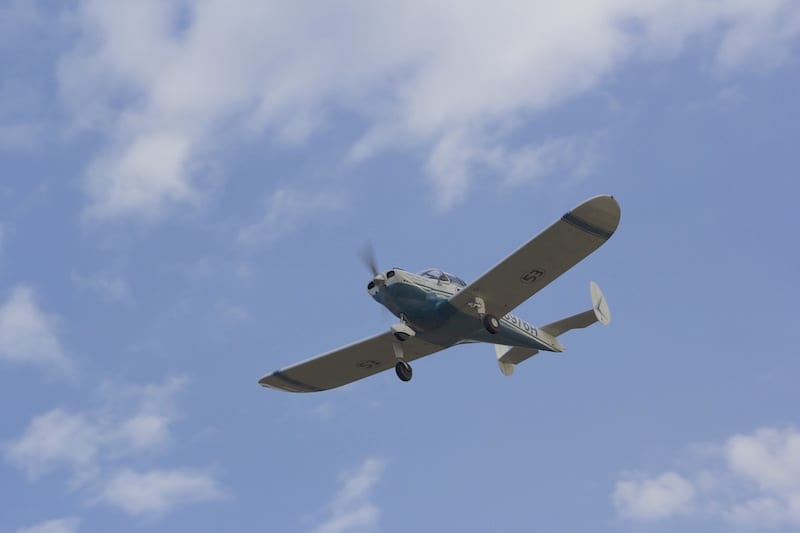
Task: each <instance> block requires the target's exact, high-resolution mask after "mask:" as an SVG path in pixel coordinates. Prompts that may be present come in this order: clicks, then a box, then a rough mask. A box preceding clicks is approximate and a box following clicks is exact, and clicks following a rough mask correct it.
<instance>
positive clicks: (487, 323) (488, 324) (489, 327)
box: [483, 315, 500, 335]
mask: <svg viewBox="0 0 800 533" xmlns="http://www.w3.org/2000/svg"><path fill="white" fill-rule="evenodd" d="M483 327H485V328H486V331H488V332H489V333H491V334H492V335H494V334H496V333H497V332H498V331H500V321H499V320H497V317H496V316H494V315H485V316H484V317H483Z"/></svg>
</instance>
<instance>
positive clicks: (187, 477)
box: [98, 469, 225, 516]
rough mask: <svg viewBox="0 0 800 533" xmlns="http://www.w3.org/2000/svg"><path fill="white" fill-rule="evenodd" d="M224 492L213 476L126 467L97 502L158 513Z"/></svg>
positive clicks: (136, 511)
mask: <svg viewBox="0 0 800 533" xmlns="http://www.w3.org/2000/svg"><path fill="white" fill-rule="evenodd" d="M224 496H225V495H224V492H223V491H222V489H221V488H220V487H219V486H218V484H217V482H216V480H214V478H213V477H211V476H209V475H207V474H204V473H201V472H194V471H190V470H148V471H146V472H141V473H140V472H135V471H133V470H130V469H123V470H120V471H119V472H116V473H114V474H113V475H112V476H111V477H110V478H109V479H108V481H107V482H106V483H105V484H104V485H103V487H102V488H101V489H100V493H99V495H98V501H103V502H106V503H108V504H109V505H112V506H114V507H117V508H119V509H121V510H123V511H124V512H126V513H128V514H129V515H136V516H140V515H144V516H159V515H162V514H164V513H166V512H167V511H170V510H172V509H174V508H176V507H178V506H182V505H187V504H190V503H199V502H204V501H212V500H219V499H221V498H223V497H224Z"/></svg>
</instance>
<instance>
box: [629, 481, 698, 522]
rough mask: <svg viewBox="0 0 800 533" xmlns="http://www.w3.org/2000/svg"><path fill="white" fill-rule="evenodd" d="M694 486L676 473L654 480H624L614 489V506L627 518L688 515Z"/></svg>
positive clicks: (646, 518) (645, 518)
mask: <svg viewBox="0 0 800 533" xmlns="http://www.w3.org/2000/svg"><path fill="white" fill-rule="evenodd" d="M693 498H694V487H693V486H692V484H691V483H690V482H689V481H687V480H686V479H684V478H683V477H681V476H680V475H679V474H676V473H675V472H667V473H665V474H662V475H660V476H659V477H657V478H652V479H647V478H643V479H636V478H635V477H634V478H631V479H624V480H622V481H619V482H618V483H617V486H616V488H615V489H614V497H613V499H614V506H615V507H616V509H617V513H619V515H620V516H622V517H624V518H633V519H642V520H649V519H659V518H666V517H669V516H673V515H676V514H681V513H687V512H688V511H689V508H688V505H689V503H690V502H691V501H692V499H693Z"/></svg>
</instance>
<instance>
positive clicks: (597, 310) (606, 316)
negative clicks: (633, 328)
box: [539, 281, 611, 337]
mask: <svg viewBox="0 0 800 533" xmlns="http://www.w3.org/2000/svg"><path fill="white" fill-rule="evenodd" d="M589 289H590V292H591V294H592V308H591V309H589V310H588V311H584V312H583V313H578V314H577V315H572V316H570V317H567V318H562V319H561V320H559V321H557V322H553V323H552V324H547V325H546V326H542V327H541V328H539V329H540V330H541V331H544V332H545V333H548V334H550V335H552V336H553V337H558V336H559V335H563V334H564V333H566V332H568V331H570V330H573V329H580V328H585V327H586V326H591V325H592V324H594V323H595V322H600V323H601V324H603V325H604V326H605V325H607V324H609V323H610V322H611V311H610V310H609V308H608V303H607V302H606V299H605V296H603V292H602V291H601V290H600V287H598V286H597V283H595V282H594V281H592V282H591V283H590V284H589Z"/></svg>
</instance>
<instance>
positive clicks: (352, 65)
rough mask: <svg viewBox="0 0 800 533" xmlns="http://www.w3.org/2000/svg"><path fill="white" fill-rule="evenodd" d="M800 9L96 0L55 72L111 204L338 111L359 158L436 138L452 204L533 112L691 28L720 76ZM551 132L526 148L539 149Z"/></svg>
mask: <svg viewBox="0 0 800 533" xmlns="http://www.w3.org/2000/svg"><path fill="white" fill-rule="evenodd" d="M187 10H188V15H187ZM798 18H800V6H799V5H798V4H797V2H794V1H793V0H773V1H770V2H741V1H739V0H699V1H698V0H655V1H651V2H639V1H635V0H602V1H597V2H592V3H590V4H587V3H586V2H580V1H578V0H573V1H565V2H559V3H557V4H553V3H552V2H545V1H533V2H518V1H511V0H509V1H504V2H500V3H493V4H492V5H491V6H489V5H487V4H485V3H482V2H477V1H468V2H455V1H446V0H445V1H441V2H436V3H434V4H429V3H425V4H424V5H423V4H420V3H416V4H415V3H403V4H396V5H393V6H392V9H389V10H387V9H385V8H384V7H381V6H377V5H376V6H372V5H370V4H364V3H359V2H352V3H344V4H341V3H339V4H336V5H335V6H334V5H330V6H317V9H315V10H314V11H313V13H312V12H310V11H309V10H307V9H305V8H304V7H303V6H300V5H297V4H293V3H281V2H260V1H254V0H253V1H246V2H242V3H240V5H239V7H238V8H237V9H230V8H229V6H228V4H227V3H226V2H223V1H221V0H210V1H207V2H202V3H195V4H184V3H165V2H155V1H143V2H132V3H125V4H115V5H114V6H113V7H111V6H110V5H109V4H107V3H105V2H100V1H97V0H86V1H84V2H81V3H79V5H78V7H77V9H76V13H75V16H74V17H70V18H69V20H70V21H73V22H74V24H75V28H74V30H75V31H74V33H73V35H77V36H78V40H77V42H75V43H74V46H72V47H70V48H69V49H68V51H67V52H66V53H65V55H64V56H63V58H62V59H61V62H60V68H59V73H58V79H59V87H60V92H61V98H62V101H63V102H65V105H66V108H67V111H68V112H69V113H70V114H71V116H72V117H73V122H74V126H76V127H88V128H92V129H99V130H101V131H103V132H105V133H107V134H108V138H109V139H110V142H109V144H108V145H107V146H106V147H105V148H104V149H103V151H102V152H100V153H98V154H96V156H95V158H94V161H93V162H92V164H91V165H90V166H89V169H88V171H87V174H86V177H85V180H84V187H85V191H86V196H87V199H88V208H87V209H88V213H90V214H91V215H94V216H97V217H116V216H145V217H153V216H158V215H159V214H161V213H163V212H165V211H167V210H168V209H169V208H170V207H171V206H174V205H176V204H185V203H187V202H188V203H193V202H195V201H196V199H197V195H198V194H199V193H200V189H201V186H200V181H201V180H200V178H201V177H202V175H203V169H204V165H206V164H208V160H207V158H208V157H210V155H209V154H211V153H212V152H216V153H221V152H222V153H224V150H225V145H226V143H227V142H230V141H232V140H234V139H240V138H241V137H242V136H254V137H257V136H265V137H266V138H268V139H270V140H272V141H276V142H278V143H286V142H288V143H298V142H305V141H306V140H308V139H309V138H311V137H312V136H313V134H314V133H315V131H317V130H318V129H319V128H320V127H322V126H324V125H325V123H326V121H327V118H328V117H329V116H330V115H332V114H333V113H335V112H341V111H343V112H347V113H355V114H356V116H358V117H360V118H361V119H362V124H363V127H364V129H363V134H362V135H360V138H357V139H354V142H353V146H352V150H351V152H350V154H349V155H350V157H352V158H353V159H355V160H358V159H360V158H364V157H369V156H371V155H374V154H377V153H380V152H382V151H384V150H387V149H392V150H394V149H397V148H398V147H400V148H401V149H408V148H412V149H414V150H421V151H423V152H424V153H426V155H425V156H424V157H425V160H426V163H425V168H426V169H427V171H428V174H429V177H430V179H431V182H432V183H433V186H434V187H435V188H436V190H437V192H438V193H439V194H441V195H442V196H443V199H442V200H441V201H440V206H441V207H445V208H446V207H447V206H451V205H454V204H456V203H457V202H459V201H460V200H461V199H463V198H464V196H465V195H466V194H467V192H468V190H469V184H470V182H471V179H472V175H473V172H474V165H475V164H476V154H481V153H485V152H486V151H487V149H491V148H493V147H496V146H503V147H505V150H506V152H507V153H510V152H511V151H512V150H511V149H510V148H509V147H508V144H509V139H510V138H511V135H510V134H512V133H513V132H514V131H515V130H516V127H517V126H518V125H519V124H520V123H522V122H524V120H522V119H525V118H530V117H532V116H535V114H536V113H537V112H539V111H541V110H544V109H549V108H552V107H554V106H557V105H559V104H561V103H563V102H565V101H567V100H569V99H570V98H573V97H575V96H576V95H580V94H583V93H586V92H587V91H591V90H593V89H595V88H597V87H598V86H600V85H601V84H603V83H604V81H605V80H606V79H608V77H609V75H610V74H611V73H613V72H614V71H615V70H617V69H619V68H621V67H623V66H624V65H626V64H629V63H631V62H633V61H653V60H662V61H663V60H668V59H670V58H673V57H675V56H677V55H678V54H680V53H682V52H683V51H684V50H685V49H686V48H687V47H688V45H689V43H692V45H693V46H706V47H707V48H706V49H705V51H706V53H707V54H708V53H710V54H711V55H712V56H713V57H714V60H713V63H714V70H715V71H716V72H717V73H719V74H720V75H722V76H725V75H730V73H732V72H735V71H738V70H742V69H745V70H764V69H765V68H767V69H768V68H775V67H778V66H780V65H782V64H784V63H785V62H787V61H789V60H790V58H791V54H792V50H793V46H794V45H795V44H796V42H797V39H798V36H800V24H798V23H797V20H798ZM322 21H324V23H323V22H322ZM233 35H235V36H236V38H235V39H233V38H231V36H233ZM476 36H480V38H476ZM699 36H701V37H703V38H702V39H697V37H699ZM487 143H488V144H487ZM539 144H540V145H541V146H538V145H537V144H536V143H534V144H533V145H532V146H530V147H528V148H523V150H527V151H528V152H530V153H529V154H528V155H529V156H530V155H531V154H533V155H535V154H536V153H539V157H538V159H539V160H541V156H542V155H543V154H542V153H541V151H542V150H544V151H548V150H549V149H548V147H547V143H546V142H544V144H542V142H540V143H539ZM550 148H552V146H551V147H550ZM478 159H480V158H478ZM528 159H530V157H528ZM478 164H480V162H478ZM547 166H548V165H544V167H541V165H540V168H545V167H547Z"/></svg>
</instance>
